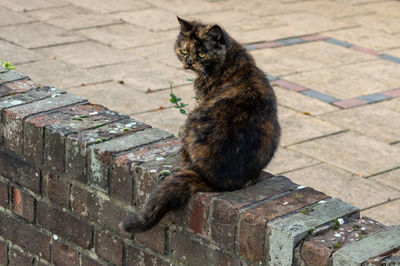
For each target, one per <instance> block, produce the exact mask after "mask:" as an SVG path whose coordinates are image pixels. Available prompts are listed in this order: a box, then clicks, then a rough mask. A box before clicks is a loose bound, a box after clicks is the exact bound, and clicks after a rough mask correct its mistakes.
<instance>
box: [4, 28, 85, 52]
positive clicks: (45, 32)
mask: <svg viewBox="0 0 400 266" xmlns="http://www.w3.org/2000/svg"><path fill="white" fill-rule="evenodd" d="M0 38H3V39H6V40H9V41H11V42H13V43H16V44H18V45H21V46H22V47H25V48H38V47H44V46H49V45H57V44H62V43H71V42H78V41H83V40H85V38H84V37H81V36H79V35H76V34H71V33H67V32H65V31H63V30H61V29H59V28H56V27H54V26H51V25H47V24H43V23H42V22H35V23H30V24H20V25H15V26H7V27H2V28H1V31H0Z"/></svg>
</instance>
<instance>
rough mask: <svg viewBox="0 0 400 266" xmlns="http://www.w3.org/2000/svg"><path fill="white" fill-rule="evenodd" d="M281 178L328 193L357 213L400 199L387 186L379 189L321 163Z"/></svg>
mask: <svg viewBox="0 0 400 266" xmlns="http://www.w3.org/2000/svg"><path fill="white" fill-rule="evenodd" d="M285 175H286V176H288V177H289V178H290V179H291V180H293V182H296V183H299V184H301V185H304V186H309V187H313V188H315V189H317V190H320V191H328V190H329V192H330V196H332V197H334V198H340V199H342V200H344V201H346V202H349V203H351V204H353V205H354V206H357V207H359V208H361V209H364V208H368V207H370V206H374V205H377V204H382V203H385V202H386V201H387V200H388V199H396V198H399V197H400V191H396V190H395V189H393V188H391V187H389V186H382V184H380V183H377V182H375V180H371V179H365V178H363V177H360V176H359V175H355V174H352V173H350V172H347V171H344V170H341V169H339V168H336V167H333V166H330V165H328V164H325V163H323V164H318V165H314V166H310V167H306V168H303V169H299V170H296V171H293V172H289V173H285ZM380 221H382V219H380ZM382 222H383V221H382Z"/></svg>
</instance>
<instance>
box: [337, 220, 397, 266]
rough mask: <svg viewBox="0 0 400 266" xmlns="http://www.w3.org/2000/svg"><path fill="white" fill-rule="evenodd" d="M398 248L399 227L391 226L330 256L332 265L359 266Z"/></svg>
mask: <svg viewBox="0 0 400 266" xmlns="http://www.w3.org/2000/svg"><path fill="white" fill-rule="evenodd" d="M398 248H400V226H399V225H398V226H392V227H387V228H384V229H382V230H381V231H379V232H376V233H373V234H370V235H368V236H366V237H363V238H362V239H360V240H359V241H354V242H353V243H351V244H348V245H347V246H345V247H343V248H341V249H339V250H338V251H337V252H335V253H334V254H333V255H332V265H333V266H336V265H349V266H352V265H361V264H362V263H363V262H365V261H367V260H368V259H370V258H373V257H376V256H378V255H380V254H383V253H386V252H388V251H391V250H395V249H398Z"/></svg>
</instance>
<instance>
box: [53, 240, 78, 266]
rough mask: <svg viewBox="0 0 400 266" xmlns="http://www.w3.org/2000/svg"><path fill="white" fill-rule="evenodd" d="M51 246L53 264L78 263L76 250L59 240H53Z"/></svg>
mask: <svg viewBox="0 0 400 266" xmlns="http://www.w3.org/2000/svg"><path fill="white" fill-rule="evenodd" d="M52 246H53V248H52V254H53V263H54V264H55V265H64V266H68V265H78V260H79V257H78V252H77V251H76V250H74V249H72V248H71V247H69V246H67V245H65V244H63V243H61V242H59V241H54V242H53V245H52Z"/></svg>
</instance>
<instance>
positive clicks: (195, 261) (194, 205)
mask: <svg viewBox="0 0 400 266" xmlns="http://www.w3.org/2000/svg"><path fill="white" fill-rule="evenodd" d="M0 115H1V123H0V133H1V138H0V265H50V264H56V265H182V264H183V265H291V264H292V263H294V264H297V265H328V264H330V263H333V265H344V264H343V263H347V262H348V263H349V264H348V265H359V264H360V263H363V262H366V261H368V260H370V262H368V263H375V264H373V265H380V264H379V263H381V264H383V265H386V264H387V263H392V262H391V261H395V260H396V258H397V259H399V257H400V254H399V251H398V250H399V248H400V243H399V241H400V229H399V227H390V228H387V227H385V226H383V225H381V224H380V223H378V222H376V221H373V220H370V219H368V218H364V219H360V217H359V210H358V209H357V208H355V207H353V206H351V205H350V204H347V203H345V202H343V201H341V200H339V199H331V198H330V197H328V196H327V195H325V194H324V193H321V192H319V191H316V190H314V189H312V188H308V187H303V186H300V185H298V184H294V183H293V182H291V181H290V180H289V179H288V178H286V177H284V176H272V175H270V174H268V173H263V176H262V180H261V181H260V182H259V183H257V184H256V185H253V186H250V187H247V188H245V189H242V190H240V191H234V192H230V193H198V194H196V195H195V196H194V197H193V198H192V199H191V200H190V202H188V204H187V205H186V206H185V207H184V208H182V209H179V210H177V211H175V212H172V213H169V214H168V215H167V216H166V217H164V218H163V220H162V221H161V223H160V224H159V225H157V226H156V227H154V228H153V229H152V230H150V231H149V232H146V233H140V234H136V235H134V236H131V235H128V234H126V233H122V232H121V231H119V230H118V223H119V222H120V221H121V220H122V219H123V218H124V217H125V216H126V215H128V214H129V213H130V212H132V211H135V210H136V209H137V208H140V207H141V206H142V204H143V202H144V201H145V199H146V197H147V196H148V195H149V192H150V191H151V190H152V189H153V188H154V186H155V185H156V184H157V183H158V182H159V180H160V177H161V176H162V174H161V172H162V171H163V170H168V171H170V172H172V173H173V172H174V171H177V170H178V169H177V167H178V160H179V158H178V157H177V152H178V150H179V147H180V142H179V141H178V140H177V139H176V138H174V137H173V136H172V135H171V134H170V133H168V132H165V131H162V130H159V129H154V128H151V127H150V126H149V125H145V124H143V123H141V122H139V121H135V120H133V119H130V118H129V117H126V116H123V115H121V114H118V113H116V112H113V111H110V110H108V109H107V108H106V107H104V106H99V105H94V104H91V103H89V102H87V101H86V100H85V99H82V98H80V97H78V96H75V95H71V94H66V93H65V92H64V91H62V90H59V89H56V88H53V87H46V86H41V85H39V84H36V83H35V82H32V81H31V80H30V79H29V78H28V77H25V76H24V75H22V74H20V73H17V72H15V71H7V70H6V69H3V68H0ZM375 246H379V248H371V247H375ZM366 249H367V250H368V252H367V253H366V252H365V250H366ZM354 254H361V255H359V257H357V256H356V255H354ZM365 254H367V255H365ZM341 263H342V264H341ZM385 263H386V264H385ZM346 265H347V264H346ZM387 265H389V264H387ZM390 265H391V264H390Z"/></svg>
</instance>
